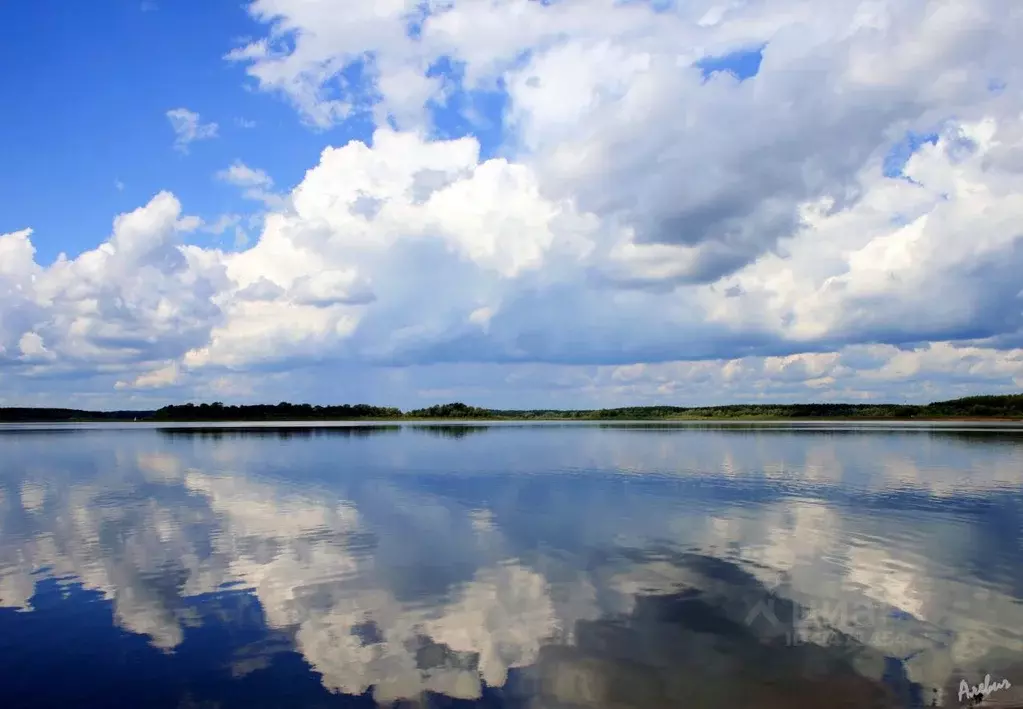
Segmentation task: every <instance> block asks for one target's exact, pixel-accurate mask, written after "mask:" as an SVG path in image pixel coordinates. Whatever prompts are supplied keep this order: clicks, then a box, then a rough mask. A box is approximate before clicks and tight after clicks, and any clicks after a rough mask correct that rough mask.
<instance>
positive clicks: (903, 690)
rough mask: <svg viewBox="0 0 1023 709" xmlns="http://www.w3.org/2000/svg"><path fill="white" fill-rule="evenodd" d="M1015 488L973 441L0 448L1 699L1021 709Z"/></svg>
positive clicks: (1006, 440)
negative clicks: (976, 700)
mask: <svg viewBox="0 0 1023 709" xmlns="http://www.w3.org/2000/svg"><path fill="white" fill-rule="evenodd" d="M1021 480H1023V428H1021V427H1018V426H1016V427H1014V426H1010V425H991V424H977V425H960V424H955V425H937V424H839V423H818V424H812V423H801V424H727V425H721V424H718V425H712V424H683V425H678V424H612V425H599V424H560V423H551V424H528V425H525V424H497V425H475V424H465V425H440V424H437V425H414V424H403V425H323V426H309V425H231V426H210V425H184V424H182V425H165V426H163V427H160V426H150V425H133V426H129V425H122V426H120V427H117V426H106V425H67V426H60V425H54V426H31V425H22V426H6V427H0V706H3V707H104V708H105V707H112V706H117V707H245V708H246V709H250V708H252V707H335V706H336V707H376V706H402V707H413V706H423V707H463V706H465V707H469V706H486V707H523V708H525V707H531V708H536V709H541V708H543V709H556V708H566V709H567V708H570V707H571V708H580V709H581V708H591V707H592V708H597V707H607V708H611V707H614V708H616V709H625V708H632V707H635V708H637V709H639V708H643V709H647V708H649V709H654V708H663V707H689V708H698V707H714V708H715V709H718V708H722V707H743V708H746V707H772V708H773V707H779V708H781V707H785V708H786V709H798V708H799V707H845V706H848V707H857V709H862V708H863V707H871V706H878V707H882V706H885V707H887V706H892V707H909V706H928V705H932V704H937V705H941V706H962V705H965V704H966V703H967V700H966V699H962V700H961V699H960V696H959V695H958V689H959V688H960V686H961V682H962V681H963V680H966V681H967V682H968V683H969V684H970V685H977V684H980V683H983V682H984V676H985V674H987V675H990V683H989V685H988V688H989V690H990V689H991V688H992V687H996V688H997V689H996V690H995V691H989V695H988V699H987V701H988V702H991V703H992V705H994V703H995V702H1001V705H1003V706H1009V705H1014V706H1015V704H1012V703H1013V702H1023V696H1021V695H1020V694H1019V689H1020V687H1023V603H1021V599H1023V544H1021V541H1023V491H1021ZM1001 680H1008V682H1007V683H1003V684H1002V685H997V684H995V683H997V682H999V681H1001ZM1009 685H1012V686H1009ZM1021 705H1023V704H1021Z"/></svg>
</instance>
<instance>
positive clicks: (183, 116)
mask: <svg viewBox="0 0 1023 709" xmlns="http://www.w3.org/2000/svg"><path fill="white" fill-rule="evenodd" d="M167 120H168V121H170V124H171V128H172V129H173V130H174V136H175V137H174V149H175V150H177V151H178V152H181V153H187V152H188V148H189V146H190V145H191V144H192V143H194V142H195V141H197V140H209V139H210V138H216V137H217V130H218V126H217V124H216V123H213V122H210V123H203V122H202V121H201V120H200V118H199V114H198V113H196V112H195V111H189V110H188V109H187V108H174V109H171V110H170V111H167Z"/></svg>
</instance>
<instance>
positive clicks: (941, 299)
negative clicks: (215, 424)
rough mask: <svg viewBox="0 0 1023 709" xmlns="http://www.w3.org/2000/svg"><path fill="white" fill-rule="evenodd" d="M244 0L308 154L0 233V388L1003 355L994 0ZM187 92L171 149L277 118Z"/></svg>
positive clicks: (522, 386) (372, 381) (1015, 140)
mask: <svg viewBox="0 0 1023 709" xmlns="http://www.w3.org/2000/svg"><path fill="white" fill-rule="evenodd" d="M247 12H248V14H249V16H250V18H251V19H252V20H253V21H254V22H255V23H257V25H258V27H259V28H261V31H262V35H261V36H257V37H254V38H250V40H248V41H245V42H242V43H238V42H237V40H236V39H234V38H233V36H232V35H230V34H227V35H226V36H225V37H224V39H223V42H224V55H223V57H222V58H221V59H220V60H219V62H220V64H221V65H222V66H223V68H224V70H229V69H235V70H237V69H238V68H239V67H240V68H241V69H242V70H244V72H245V74H247V81H248V82H250V85H251V88H253V89H254V90H256V91H257V92H259V93H261V94H264V95H265V99H266V100H267V101H270V102H278V101H283V102H285V103H286V104H287V105H288V106H291V107H292V108H293V109H294V111H295V114H294V117H295V120H298V121H301V122H302V123H303V124H304V125H305V126H306V129H307V130H308V131H312V132H313V134H314V135H317V136H321V137H322V140H323V149H322V153H321V154H320V157H319V161H318V162H317V163H316V164H312V165H308V166H307V168H308V169H307V171H306V172H305V174H304V176H303V177H302V179H301V180H300V181H298V183H297V184H295V185H293V186H290V187H288V186H284V185H283V184H282V181H281V180H280V179H275V176H274V175H272V174H269V173H268V172H267V171H265V170H263V169H261V168H260V167H259V166H258V162H259V157H260V155H259V153H258V151H254V152H253V154H251V155H238V156H237V158H236V159H235V160H234V161H231V162H228V163H225V164H223V165H221V166H220V168H219V169H218V170H216V171H214V172H213V174H206V175H202V176H199V177H197V179H203V180H212V181H218V182H219V183H221V184H225V185H230V186H231V188H233V189H237V190H238V191H239V204H242V205H244V209H243V210H239V211H231V212H225V213H221V214H214V215H203V216H202V218H200V217H199V216H192V215H191V214H190V211H189V205H188V204H187V203H183V201H182V200H181V199H180V198H179V197H178V196H176V195H175V194H173V193H172V192H170V191H166V190H165V191H160V192H159V193H157V194H155V195H153V196H152V197H151V199H149V200H148V201H146V202H145V203H143V204H141V205H140V206H138V207H137V208H136V209H134V210H133V211H128V212H125V213H122V214H119V215H117V216H116V217H114V219H113V226H112V229H111V230H110V232H109V234H107V235H105V236H104V235H102V234H97V235H94V236H93V237H91V238H92V239H93V243H96V244H97V245H95V247H94V248H91V249H88V250H85V251H84V252H82V253H80V254H78V255H75V256H65V255H64V254H61V255H60V257H58V258H57V259H56V260H55V261H54V262H52V263H50V264H44V263H40V262H39V260H37V258H36V252H35V248H34V245H33V234H32V230H31V228H19V229H18V230H15V231H11V232H9V233H5V234H2V235H0V294H2V295H3V297H2V298H0V405H5V404H6V405H13V404H49V405H53V404H74V405H93V406H97V405H98V406H121V405H132V406H136V405H140V404H142V403H146V404H149V403H153V404H159V403H167V402H171V401H179V400H182V399H204V400H213V399H221V400H225V401H238V402H245V401H265V400H278V399H289V400H306V401H313V402H324V401H342V400H344V401H352V400H366V401H371V402H373V403H386V404H391V405H399V406H414V405H421V404H422V403H424V402H429V403H435V402H436V401H437V400H440V399H449V398H460V399H464V400H471V401H472V402H473V403H477V404H480V405H489V406H501V407H513V406H564V407H572V406H613V405H626V404H645V403H673V404H707V403H727V402H733V401H757V400H785V401H794V400H795V401H799V400H854V399H883V400H894V401H902V400H910V401H923V400H933V399H938V398H949V397H953V396H960V395H964V394H970V393H977V392H985V393H997V392H1007V391H1018V390H1019V389H1020V388H1023V277H1021V276H1020V274H1021V273H1023V218H1021V217H1023V94H1021V93H1020V91H1019V89H1018V86H1019V84H1020V80H1021V79H1023V76H1021V69H1020V67H1023V50H1021V49H1020V45H1019V42H1018V41H1016V40H1017V38H1018V37H1021V36H1023V7H1021V6H1020V5H1019V3H1017V2H1015V1H1014V0H944V1H938V0H933V1H925V0H908V1H907V0H899V1H896V0H869V1H864V2H852V3H845V4H837V5H836V4H834V3H824V2H820V1H816V2H813V1H810V0H780V1H778V2H771V3H767V2H762V1H759V0H746V1H745V2H731V3H723V2H719V1H711V0H695V1H693V2H686V3H671V2H661V3H651V2H645V1H641V0H635V1H633V2H618V1H611V0H551V1H549V2H547V1H542V2H537V1H535V0H429V1H428V2H412V1H411V0H389V1H388V2H377V3H372V4H366V5H357V6H348V5H345V6H344V8H343V11H342V8H341V6H340V4H339V3H337V2H329V1H327V0H321V1H320V2H307V1H300V0H256V1H255V2H252V3H251V4H249V5H248V7H247ZM147 14H152V15H156V14H158V13H147ZM232 43H233V44H232ZM182 104H184V105H182ZM187 104H188V102H187V100H180V99H179V98H174V99H168V105H167V106H166V108H165V109H164V110H163V112H162V113H159V112H158V113H156V114H154V115H153V116H152V120H153V122H154V123H159V122H162V123H163V124H164V128H165V129H166V127H167V126H166V124H167V121H168V120H169V121H170V124H171V127H172V128H173V132H172V133H171V132H168V133H167V144H166V146H164V147H165V149H166V150H168V151H170V153H172V154H173V153H176V156H175V157H176V159H178V160H179V161H189V160H193V159H195V158H196V157H197V154H198V153H200V152H201V151H202V150H203V149H204V148H206V147H207V146H209V145H212V144H214V143H216V142H217V140H218V138H219V134H218V126H225V125H228V124H231V123H234V124H236V125H238V126H245V127H246V128H250V129H251V130H260V129H262V126H263V123H264V122H263V121H260V122H259V124H258V126H259V127H257V123H256V122H255V121H251V120H249V119H246V118H239V117H235V116H232V115H202V114H200V113H198V112H196V111H194V110H192V109H189V108H187V107H186V106H187ZM243 121H244V123H243ZM353 121H363V122H364V123H365V122H368V123H369V124H371V125H372V129H371V130H370V131H368V134H367V135H366V136H365V138H364V139H351V140H348V141H346V142H340V141H339V142H338V143H337V144H334V143H333V142H332V140H331V136H332V135H333V134H332V133H331V130H332V129H334V128H336V127H337V126H341V125H345V124H347V123H351V122H353ZM267 140H268V141H272V140H273V136H272V134H270V135H269V136H268V137H267ZM4 223H6V222H4ZM26 226H29V227H30V226H31V225H26ZM2 231H4V229H0V232H2ZM225 232H228V233H230V234H232V235H233V242H234V246H233V247H232V248H229V247H226V246H224V245H223V244H219V243H210V240H209V239H206V240H203V239H202V238H200V235H202V234H207V235H208V234H218V235H219V234H223V233H225Z"/></svg>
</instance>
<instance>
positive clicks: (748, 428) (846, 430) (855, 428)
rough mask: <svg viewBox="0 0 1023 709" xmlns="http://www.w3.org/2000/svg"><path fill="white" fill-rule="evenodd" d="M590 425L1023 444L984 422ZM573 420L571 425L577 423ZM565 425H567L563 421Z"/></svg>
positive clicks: (1018, 434)
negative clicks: (954, 424) (956, 424)
mask: <svg viewBox="0 0 1023 709" xmlns="http://www.w3.org/2000/svg"><path fill="white" fill-rule="evenodd" d="M582 425H583V426H592V427H594V428H601V429H611V430H615V431H633V432H636V433H646V434H654V433H661V434H678V433H679V432H681V431H692V432H699V431H714V432H715V433H730V434H734V435H736V436H742V437H747V436H751V435H763V436H810V437H814V438H844V437H857V436H858V437H863V436H894V437H912V436H928V437H931V438H936V439H951V440H955V441H957V442H961V443H966V444H976V445H984V446H986V445H988V444H1005V445H1014V446H1021V447H1023V426H1003V427H994V426H993V425H992V424H987V425H986V426H984V427H979V426H978V427H976V428H965V427H962V428H952V427H947V426H928V425H927V424H924V423H920V424H905V423H898V422H895V423H881V424H869V423H861V422H856V421H848V422H843V421H822V422H820V423H811V422H786V421H771V422H763V423H756V422H736V423H719V422H714V421H707V422H703V421H692V422H688V421H687V422H664V423H661V422H637V423H593V424H582ZM579 426H580V424H573V425H572V427H579ZM566 427H567V425H566Z"/></svg>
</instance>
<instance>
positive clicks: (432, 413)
mask: <svg viewBox="0 0 1023 709" xmlns="http://www.w3.org/2000/svg"><path fill="white" fill-rule="evenodd" d="M931 418H935V419H941V418H978V419H985V418H1001V419H1023V394H1006V395H994V396H969V397H964V398H961V399H952V400H949V401H938V402H934V403H930V404H921V405H910V404H843V403H835V404H831V403H817V404H731V405H727V406H702V407H686V406H629V407H622V408H616V409H570V410H563V409H486V408H480V407H477V406H469V405H468V404H464V403H462V402H453V403H450V404H439V405H436V406H429V407H426V408H422V409H413V410H410V411H402V410H401V409H399V408H396V407H389V406H372V405H370V404H341V405H337V406H319V405H313V404H292V403H290V402H287V401H282V402H280V403H278V404H254V405H226V404H224V403H222V402H219V401H217V402H213V403H211V404H209V403H203V404H191V403H190V404H175V405H171V406H164V407H162V408H160V409H157V410H155V411H83V410H78V409H47V408H25V407H22V408H0V422H6V423H16V422H29V421H32V422H73V421H133V420H138V421H358V420H368V419H375V420H396V419H411V420H421V419H449V420H450V419H455V420H457V419H463V420H524V421H528V420H550V419H553V420H569V421H571V420H576V421H615V420H619V421H625V420H631V421H645V420H693V419H710V420H722V419H931Z"/></svg>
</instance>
